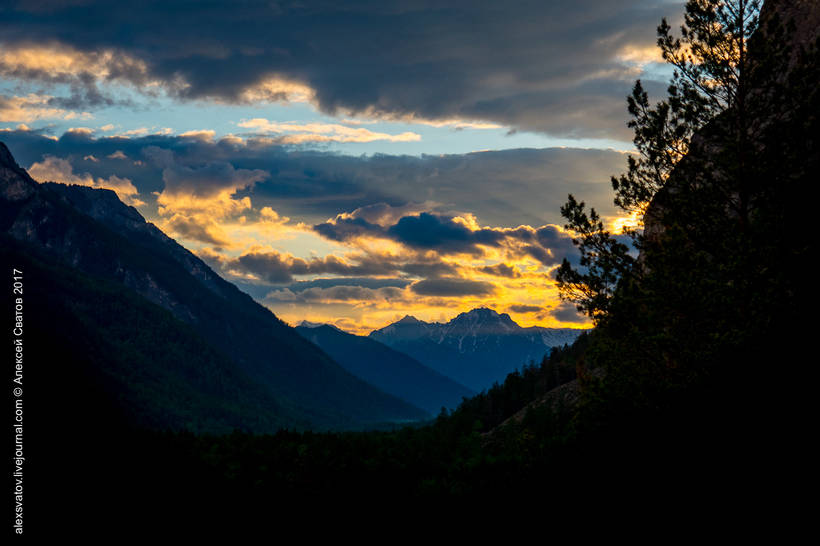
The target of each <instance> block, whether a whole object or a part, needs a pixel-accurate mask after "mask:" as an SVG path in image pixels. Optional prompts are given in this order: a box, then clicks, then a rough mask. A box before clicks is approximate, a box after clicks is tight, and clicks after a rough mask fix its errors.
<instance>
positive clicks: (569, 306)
mask: <svg viewBox="0 0 820 546" xmlns="http://www.w3.org/2000/svg"><path fill="white" fill-rule="evenodd" d="M549 314H550V315H551V316H552V317H554V318H555V319H557V320H560V321H561V322H579V323H580V322H586V321H587V318H586V317H585V316H584V315H582V314H581V313H579V312H578V309H577V307H576V305H575V304H574V303H570V302H564V303H562V304H561V305H559V306H558V307H556V308H555V309H553V310H552V311H551V312H550V313H549Z"/></svg>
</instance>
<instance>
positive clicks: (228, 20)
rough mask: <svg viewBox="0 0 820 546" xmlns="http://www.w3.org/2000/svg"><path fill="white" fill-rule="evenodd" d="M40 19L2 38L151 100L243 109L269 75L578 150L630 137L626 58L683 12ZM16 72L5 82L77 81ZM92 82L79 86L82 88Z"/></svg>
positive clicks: (129, 6)
mask: <svg viewBox="0 0 820 546" xmlns="http://www.w3.org/2000/svg"><path fill="white" fill-rule="evenodd" d="M44 5H45V4H44V3H43V2H37V3H36V4H32V3H30V2H28V1H26V2H20V3H18V5H17V7H16V8H13V7H7V8H5V9H3V8H0V37H2V38H0V39H1V40H2V41H3V42H4V43H5V44H6V45H7V46H13V47H16V46H18V45H20V44H28V43H30V41H31V40H32V37H34V36H36V37H37V40H38V42H41V43H54V44H65V45H66V46H68V47H71V48H74V50H76V51H79V52H81V53H83V54H84V55H91V56H93V55H100V53H99V52H104V51H108V52H112V53H111V54H110V55H108V56H100V57H99V58H92V59H91V60H92V61H94V62H98V63H103V65H104V66H105V71H104V73H105V76H104V77H105V79H108V80H114V81H127V82H131V83H133V84H135V85H136V86H138V87H141V88H142V89H144V90H146V89H150V87H146V84H147V83H148V82H150V81H153V80H157V81H159V82H161V83H162V85H163V86H164V88H165V89H166V91H168V92H170V93H171V94H172V95H175V96H178V97H180V98H191V99H196V98H215V99H219V100H223V101H241V100H243V93H244V92H245V91H247V90H248V89H250V88H253V87H254V86H257V85H258V84H260V83H261V82H263V81H265V80H266V79H268V78H271V77H274V76H276V77H280V78H285V79H288V80H292V81H297V82H301V83H304V84H306V85H308V86H309V87H311V88H312V89H313V90H314V91H315V93H316V96H315V100H316V101H317V103H318V105H319V106H320V108H321V109H323V110H324V111H327V112H336V111H338V110H340V109H342V110H347V111H352V112H365V111H370V112H373V113H376V114H383V115H387V116H418V117H422V118H428V119H448V118H467V119H483V120H490V121H495V122H499V123H502V124H505V125H509V126H513V127H517V128H521V129H528V130H536V131H542V132H547V133H552V134H557V135H570V136H602V135H609V136H612V135H613V134H619V135H622V136H625V135H626V128H625V126H624V123H623V117H621V116H619V115H616V114H619V113H622V111H623V106H624V99H623V97H624V96H625V95H626V94H627V93H628V91H629V88H630V86H631V83H632V81H633V80H634V78H635V73H634V71H630V70H629V67H628V65H626V64H625V63H624V62H623V59H622V53H623V52H624V51H626V50H627V49H629V48H633V50H635V49H640V48H645V47H647V46H650V47H651V45H652V44H653V43H654V40H655V27H656V26H657V24H658V23H659V21H660V18H661V17H662V16H664V15H666V16H669V15H676V14H677V13H679V12H680V11H681V10H680V5H679V3H678V2H675V3H669V2H662V1H660V0H656V1H651V0H624V1H622V2H612V1H610V0H562V1H556V2H525V1H519V2H503V3H501V2H475V1H467V0H464V1H455V2H447V3H440V2H432V1H425V0H419V1H407V0H404V1H401V2H383V1H379V2H375V1H368V0H364V1H358V2H335V1H330V0H327V1H321V0H319V1H310V2H276V3H273V2H242V3H241V4H237V3H235V2H224V3H222V4H221V5H217V4H214V3H208V4H207V5H206V6H207V7H203V6H202V5H198V4H194V5H192V4H190V3H189V2H181V1H176V2H173V1H168V0H163V1H146V2H139V3H110V2H102V0H97V1H91V0H89V1H88V2H82V3H68V4H62V5H61V4H58V3H54V4H48V8H44V7H43V6H44ZM89 62H90V61H89ZM19 70H20V69H19V68H18V69H17V71H18V72H17V73H16V74H11V71H12V67H6V70H5V74H6V75H15V76H16V77H23V78H28V79H39V80H44V81H45V80H48V79H49V78H51V79H61V80H63V81H64V80H66V78H68V76H66V75H65V74H61V75H59V76H55V75H54V74H53V73H52V74H48V73H46V72H43V71H41V73H38V72H37V70H34V69H31V70H30V71H29V73H20V72H19ZM2 72H3V68H2V67H0V73H2ZM98 72H99V71H98ZM94 74H95V72H94V70H92V69H90V68H89V69H86V70H84V71H81V72H80V74H79V75H78V76H77V77H76V79H72V80H71V83H72V84H75V85H77V86H78V89H81V88H83V78H86V79H87V78H88V77H89V76H94ZM85 89H87V90H88V89H91V88H90V87H88V86H87V85H86V86H85ZM280 94H281V93H280ZM273 95H274V96H271V97H270V98H272V99H276V98H277V97H276V96H275V95H276V92H274V93H273ZM83 97H86V98H87V99H88V101H89V102H93V101H94V100H98V99H95V98H94V95H93V93H91V94H89V93H88V92H87V91H86V92H85V94H83V93H78V94H77V98H83Z"/></svg>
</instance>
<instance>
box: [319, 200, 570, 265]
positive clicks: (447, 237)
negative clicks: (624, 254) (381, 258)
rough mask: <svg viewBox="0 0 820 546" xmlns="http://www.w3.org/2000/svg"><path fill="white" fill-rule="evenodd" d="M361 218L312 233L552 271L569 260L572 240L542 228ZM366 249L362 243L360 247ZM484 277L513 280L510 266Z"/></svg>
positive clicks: (466, 219)
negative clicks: (501, 258)
mask: <svg viewBox="0 0 820 546" xmlns="http://www.w3.org/2000/svg"><path fill="white" fill-rule="evenodd" d="M365 217H366V214H362V215H360V214H357V211H353V212H352V213H344V214H340V215H337V216H336V218H333V219H331V220H329V221H327V222H324V223H321V224H317V225H315V226H313V229H314V230H315V231H316V233H318V234H319V235H321V236H322V237H325V238H327V239H329V240H332V241H339V242H355V241H356V240H358V239H367V240H369V239H387V240H390V241H394V242H397V243H400V244H402V245H403V246H405V247H407V248H410V249H414V250H417V251H435V252H437V253H438V254H440V255H457V254H467V255H470V256H472V257H473V258H480V257H485V256H487V255H488V249H496V250H498V251H500V252H501V253H502V254H503V255H506V256H507V257H509V258H520V257H521V256H523V255H527V256H530V257H532V258H534V259H536V260H538V261H539V262H541V263H542V264H544V265H547V266H552V265H556V264H558V263H560V262H561V260H562V259H563V258H564V257H565V256H569V255H574V254H575V251H574V245H573V244H572V238H571V237H570V235H569V234H568V233H566V232H564V231H563V230H562V229H561V228H559V227H558V226H554V225H545V226H541V227H539V228H533V227H531V226H527V225H520V226H518V227H516V228H495V227H481V226H479V225H478V222H477V220H476V219H475V216H474V215H472V214H469V213H468V214H463V215H461V216H456V215H453V214H442V213H434V212H420V213H418V214H414V215H408V216H402V217H401V218H398V220H396V221H395V223H394V224H392V225H387V226H385V225H381V224H376V223H373V222H369V221H368V220H366V219H365ZM360 244H362V245H367V244H369V243H368V242H367V241H365V242H362V243H360ZM483 272H484V273H487V274H490V275H496V276H505V277H511V278H513V277H514V276H515V274H516V270H514V269H513V268H512V267H510V266H506V265H503V266H498V265H497V266H492V267H490V266H488V267H485V268H484V269H483Z"/></svg>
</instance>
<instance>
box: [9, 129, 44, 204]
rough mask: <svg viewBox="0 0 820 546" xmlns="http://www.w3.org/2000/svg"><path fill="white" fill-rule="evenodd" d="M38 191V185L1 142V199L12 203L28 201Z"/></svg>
mask: <svg viewBox="0 0 820 546" xmlns="http://www.w3.org/2000/svg"><path fill="white" fill-rule="evenodd" d="M35 191H37V183H36V182H35V181H34V180H33V179H32V178H31V177H30V176H29V174H28V173H27V172H26V170H25V169H23V168H21V167H20V165H18V164H17V161H15V160H14V156H12V155H11V151H10V150H9V149H8V148H7V147H6V145H5V144H3V143H2V142H0V197H2V198H3V199H5V200H7V201H11V202H20V201H24V200H26V199H28V198H29V197H31V195H32V194H33V193H34V192H35Z"/></svg>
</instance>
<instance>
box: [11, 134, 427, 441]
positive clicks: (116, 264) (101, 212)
mask: <svg viewBox="0 0 820 546" xmlns="http://www.w3.org/2000/svg"><path fill="white" fill-rule="evenodd" d="M0 210H2V213H3V214H2V218H3V221H2V225H0V228H2V231H3V232H4V233H6V234H7V235H8V236H9V237H11V238H12V239H14V240H16V241H18V242H19V243H20V244H21V245H24V246H25V248H26V249H29V250H30V251H32V252H34V251H36V252H39V253H40V254H43V255H47V256H51V257H53V258H54V259H57V260H60V261H62V262H63V263H65V264H66V265H67V266H68V267H71V268H73V269H74V270H77V271H79V272H82V274H84V275H89V276H91V277H93V278H101V279H105V280H107V281H110V282H114V283H117V284H119V285H121V286H123V287H125V288H127V289H129V290H132V291H133V292H135V293H136V294H138V295H139V296H141V297H143V298H145V299H146V300H148V301H150V302H151V303H153V304H155V305H159V306H160V307H162V308H164V309H166V310H168V311H170V312H171V313H172V314H173V315H174V317H175V318H176V319H178V320H180V321H182V322H183V323H186V324H188V325H190V326H192V327H193V328H194V329H195V330H196V332H197V333H198V335H199V336H200V337H201V339H202V340H207V341H206V342H207V343H208V344H210V345H212V346H213V347H214V348H215V349H216V350H218V351H219V352H221V353H222V354H225V355H229V358H230V360H231V361H232V362H233V363H234V365H236V366H237V367H238V368H239V370H241V371H242V373H245V374H247V375H248V376H249V377H250V378H252V379H253V380H254V381H255V382H257V383H260V384H261V385H263V386H264V387H265V388H267V389H269V390H270V392H271V393H272V395H273V396H275V397H276V399H277V400H280V402H281V403H282V406H283V407H290V408H293V410H294V411H295V414H294V415H299V416H301V417H299V418H297V419H295V420H294V421H293V422H294V423H298V422H303V421H304V420H305V419H307V420H308V421H310V422H313V423H314V425H316V426H318V427H319V428H325V427H328V426H330V427H335V428H350V427H353V428H358V427H361V426H366V424H368V423H370V424H375V423H380V422H384V421H390V420H393V419H394V418H395V419H397V420H402V421H405V420H414V419H422V418H424V416H425V414H424V412H422V411H421V410H419V409H418V408H414V407H412V406H410V405H409V404H407V403H406V402H403V401H400V400H398V399H396V398H395V397H392V396H389V395H387V394H386V393H383V392H382V391H379V390H378V389H376V388H375V387H372V386H371V385H369V384H367V383H366V382H364V381H362V380H361V379H359V378H357V377H355V376H353V375H352V374H350V373H349V372H347V371H346V370H344V368H342V367H341V366H339V365H338V364H337V363H335V362H334V361H333V360H332V359H331V358H330V357H329V356H328V355H327V354H326V353H324V352H323V351H322V350H321V349H319V348H318V347H316V346H315V345H313V344H312V343H310V342H308V341H307V340H305V339H304V338H302V337H301V336H300V335H299V334H298V333H297V332H295V331H294V330H293V329H292V328H290V327H289V326H287V325H286V324H285V323H283V322H282V321H281V320H280V319H278V318H277V317H276V316H275V315H274V314H273V313H272V312H270V310H268V309H266V308H264V307H262V306H261V305H259V304H258V303H256V302H255V301H254V300H253V299H252V298H251V297H250V296H249V295H247V294H245V293H243V292H241V291H240V290H239V289H238V288H237V287H236V286H234V285H232V284H230V283H229V282H227V281H225V280H224V279H222V278H221V277H219V276H218V275H217V274H216V273H215V272H213V270H212V269H211V268H210V267H208V266H207V265H206V264H205V263H204V262H202V261H201V260H200V259H199V258H197V257H196V256H195V255H193V254H192V253H191V252H189V251H188V250H186V249H185V248H184V247H182V246H181V245H179V244H178V243H176V241H174V240H173V239H171V238H170V237H167V236H166V235H165V234H164V233H162V232H161V231H160V230H159V229H158V228H156V226H154V225H153V224H150V223H148V222H146V221H145V220H144V218H142V216H141V215H140V214H139V212H138V211H137V210H136V209H134V208H133V207H129V206H127V205H125V204H123V203H122V202H120V201H119V199H118V198H117V197H116V194H115V193H114V192H112V191H110V190H101V189H95V188H88V187H84V186H77V185H63V184H56V183H44V184H39V183H37V182H36V181H34V180H33V179H32V178H31V177H30V176H28V174H27V173H26V172H25V170H23V169H21V168H20V167H19V165H17V163H16V162H15V161H14V159H13V157H12V155H11V153H10V151H9V150H8V149H7V148H6V147H5V145H4V144H3V143H0Z"/></svg>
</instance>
